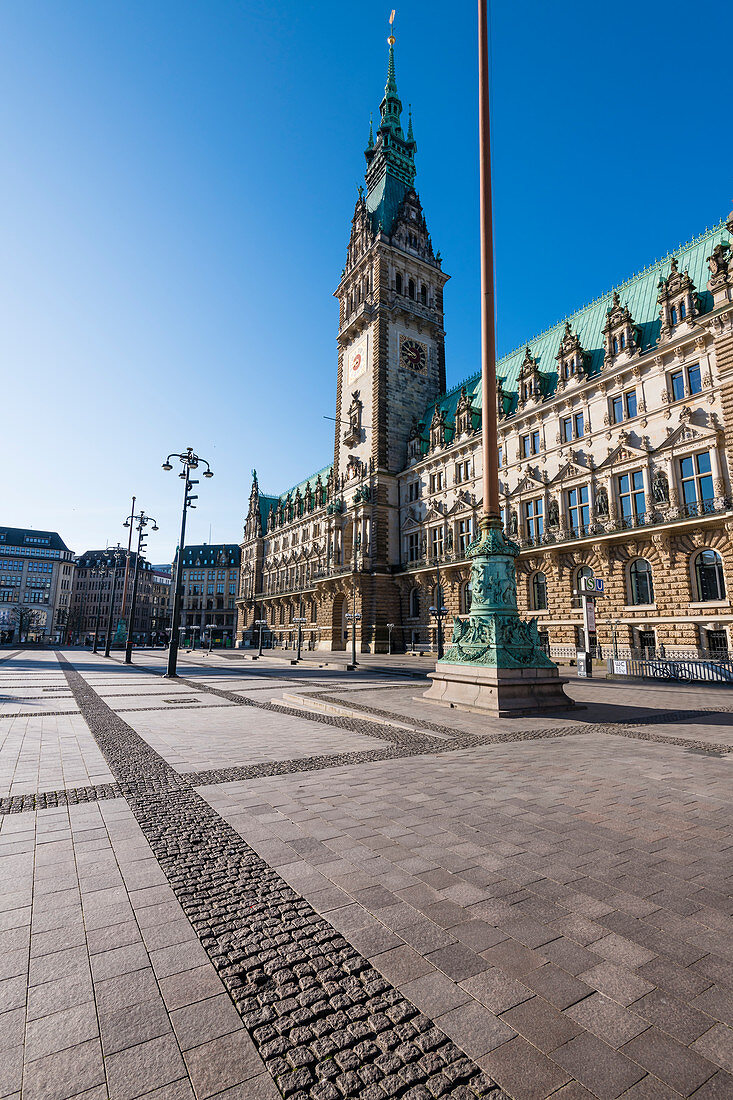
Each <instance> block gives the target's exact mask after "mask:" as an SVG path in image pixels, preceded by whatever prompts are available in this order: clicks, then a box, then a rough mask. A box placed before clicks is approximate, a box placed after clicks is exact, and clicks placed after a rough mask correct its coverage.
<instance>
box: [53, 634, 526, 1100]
mask: <svg viewBox="0 0 733 1100" xmlns="http://www.w3.org/2000/svg"><path fill="white" fill-rule="evenodd" d="M59 660H60V662H61V665H62V668H63V670H64V674H65V676H66V678H67V681H68V683H69V685H70V687H71V689H72V691H73V693H74V696H75V698H76V699H77V702H78V704H79V707H80V709H81V712H82V714H83V715H84V718H85V720H86V722H87V724H88V725H89V729H90V731H91V733H92V735H93V737H94V738H95V739H96V741H97V743H98V745H99V747H100V749H101V750H102V753H103V754H104V756H105V758H106V759H107V763H108V764H109V767H110V769H111V771H112V772H113V773H114V774H115V775H116V776H117V778H118V780H119V781H120V786H121V787H122V788H123V790H125V793H126V797H127V800H128V802H129V804H130V808H131V809H132V811H133V813H134V815H135V817H136V819H137V821H138V823H139V824H140V827H141V828H142V830H143V832H144V834H145V836H146V838H147V840H148V843H149V844H150V846H151V848H152V850H153V852H154V854H155V856H156V858H157V859H158V862H159V863H160V866H161V867H162V869H163V871H164V872H165V874H166V876H167V878H168V880H169V882H170V883H171V886H172V887H173V890H174V891H175V893H176V896H177V898H178V900H179V902H180V904H181V906H182V907H183V910H184V912H185V913H186V916H187V917H188V919H189V920H190V922H191V924H192V926H193V927H194V929H195V931H196V933H197V935H198V936H199V939H200V940H201V943H202V944H203V946H204V948H205V949H206V951H207V953H208V955H209V958H210V959H211V961H212V963H213V965H214V966H215V967H216V969H217V971H218V972H219V975H220V976H221V978H222V980H223V981H224V983H225V985H226V987H227V989H228V990H229V993H230V995H231V997H232V1000H233V1001H234V1003H235V1004H236V1006H237V1008H238V1010H239V1012H240V1014H241V1017H242V1020H243V1022H244V1025H245V1027H246V1028H247V1029H248V1031H249V1032H250V1034H251V1035H252V1038H253V1040H254V1042H255V1044H256V1046H257V1048H258V1050H259V1053H260V1055H261V1057H262V1059H263V1061H264V1062H265V1065H266V1066H267V1068H268V1070H269V1072H270V1073H271V1075H272V1077H273V1078H274V1080H275V1081H276V1083H277V1086H278V1088H279V1089H280V1091H281V1092H282V1094H283V1096H284V1097H286V1098H288V1100H342V1098H344V1097H348V1098H352V1097H353V1098H358V1100H386V1098H388V1097H401V1098H404V1100H430V1098H431V1097H439V1096H445V1095H446V1094H449V1095H450V1096H451V1097H453V1098H459V1100H473V1098H475V1097H481V1096H489V1095H490V1096H491V1097H492V1100H508V1097H507V1096H506V1094H505V1093H504V1092H503V1091H502V1090H501V1089H499V1088H498V1087H497V1086H496V1085H495V1084H493V1082H491V1081H490V1080H489V1079H488V1078H487V1077H486V1076H485V1075H484V1074H483V1073H482V1072H481V1071H480V1070H479V1068H478V1067H477V1066H476V1065H475V1063H473V1062H472V1061H471V1060H470V1059H469V1058H467V1057H466V1056H465V1054H463V1053H462V1051H460V1050H459V1049H458V1047H456V1046H455V1044H454V1043H453V1042H452V1041H451V1040H450V1039H448V1038H447V1037H446V1036H445V1035H444V1034H443V1032H441V1031H440V1030H439V1029H438V1028H436V1027H435V1026H434V1024H433V1023H432V1022H431V1021H430V1020H429V1019H428V1018H427V1017H426V1016H424V1015H423V1014H422V1013H420V1012H418V1010H417V1009H416V1008H415V1007H414V1005H412V1004H411V1003H410V1002H409V1001H408V1000H407V999H406V998H405V997H403V996H402V994H401V993H399V992H398V991H397V990H396V989H394V988H393V987H392V986H391V985H390V984H389V983H388V982H387V981H385V979H384V978H382V976H381V975H380V974H379V973H378V972H377V971H376V970H375V969H374V968H373V967H372V966H371V965H370V963H368V962H367V961H366V960H365V959H364V958H363V957H362V956H361V955H360V954H359V953H358V952H357V951H355V950H354V948H353V947H351V945H350V944H349V943H347V941H346V940H345V939H344V938H343V936H342V935H341V934H340V933H339V932H337V931H336V930H335V929H334V928H332V927H331V925H329V924H328V922H327V921H326V920H325V919H324V918H323V917H321V916H319V915H318V914H317V913H316V912H315V911H314V910H313V909H312V908H311V906H310V905H309V904H308V902H307V901H306V900H305V899H304V898H302V897H300V896H299V895H297V894H296V893H295V891H294V890H292V889H291V888H290V887H289V886H287V885H286V884H285V883H284V882H283V881H282V879H280V878H279V876H278V875H277V874H276V873H275V872H274V871H273V870H272V868H270V867H269V866H268V865H267V864H266V863H265V862H264V860H262V859H261V858H260V857H259V856H257V855H256V854H255V853H254V852H253V850H252V849H251V848H250V847H249V846H248V845H247V844H246V843H245V842H244V841H243V839H242V838H241V837H240V836H239V834H238V833H236V832H235V831H234V829H232V828H231V826H230V825H228V824H227V823H226V822H225V821H224V820H223V819H222V818H221V817H219V815H218V814H217V813H216V812H215V811H214V810H213V809H212V808H211V807H210V806H209V804H208V803H207V802H205V801H204V800H203V799H202V798H200V796H199V795H198V794H197V793H196V792H195V791H194V790H193V789H192V788H191V787H190V786H182V785H181V777H180V776H178V775H177V774H176V773H175V772H174V771H173V769H172V768H171V767H170V766H169V765H168V764H166V762H165V761H164V760H163V758H162V757H161V756H160V755H159V754H158V753H156V752H155V751H154V750H153V749H152V748H151V747H150V746H149V745H148V744H147V743H146V742H145V741H143V739H142V738H141V737H139V735H138V734H137V733H135V731H134V730H133V729H132V728H131V727H130V726H128V725H127V723H126V722H124V721H123V719H121V718H119V717H118V716H117V715H116V714H115V713H114V712H113V711H112V710H110V708H109V707H108V706H107V705H106V703H104V702H103V701H102V700H101V699H100V698H99V696H98V695H97V694H96V692H95V691H94V690H93V689H92V688H91V687H90V686H89V685H88V684H87V683H86V681H85V680H84V679H83V677H82V676H81V675H80V674H79V673H78V672H77V671H76V670H75V669H73V668H72V667H71V666H70V665H69V664H68V662H67V661H66V659H65V658H64V657H63V656H62V655H61V654H59ZM141 776H147V778H148V781H149V782H153V783H155V782H158V784H159V787H158V790H157V791H152V790H150V789H146V790H143V789H138V790H136V789H135V786H136V784H137V783H138V782H139V781H140V778H141Z"/></svg>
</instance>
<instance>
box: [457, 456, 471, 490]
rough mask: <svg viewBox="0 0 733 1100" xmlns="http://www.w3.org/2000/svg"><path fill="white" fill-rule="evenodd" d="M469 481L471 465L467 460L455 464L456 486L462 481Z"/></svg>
mask: <svg viewBox="0 0 733 1100" xmlns="http://www.w3.org/2000/svg"><path fill="white" fill-rule="evenodd" d="M470 480H471V463H470V462H469V461H468V459H467V460H466V461H465V462H456V485H460V484H461V483H462V482H464V481H470Z"/></svg>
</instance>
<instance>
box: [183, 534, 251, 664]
mask: <svg viewBox="0 0 733 1100" xmlns="http://www.w3.org/2000/svg"><path fill="white" fill-rule="evenodd" d="M240 556H241V554H240V548H239V546H238V545H237V544H236V543H217V544H215V545H208V544H207V543H205V542H204V543H202V544H201V545H199V546H187V547H186V548H185V550H184V552H183V560H182V565H181V570H182V575H181V587H182V604H181V631H182V638H183V640H184V641H185V642H195V643H196V644H197V645H198V644H199V643H203V642H206V643H208V640H209V633H210V635H211V643H212V645H214V646H225V647H226V646H233V645H234V640H235V636H236V629H237V609H236V597H237V587H238V583H239V564H240ZM177 561H178V553H176V557H175V559H174V561H173V568H172V572H173V577H175V575H176V565H177ZM172 599H173V597H172V593H171V603H172Z"/></svg>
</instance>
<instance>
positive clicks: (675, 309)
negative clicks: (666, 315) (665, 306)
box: [670, 306, 677, 325]
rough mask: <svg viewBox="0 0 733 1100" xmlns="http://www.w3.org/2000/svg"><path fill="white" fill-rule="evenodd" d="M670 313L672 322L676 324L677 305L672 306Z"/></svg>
mask: <svg viewBox="0 0 733 1100" xmlns="http://www.w3.org/2000/svg"><path fill="white" fill-rule="evenodd" d="M670 315H671V319H672V324H673V325H676V324H677V306H672V309H671V310H670Z"/></svg>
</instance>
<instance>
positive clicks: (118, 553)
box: [104, 546, 125, 657]
mask: <svg viewBox="0 0 733 1100" xmlns="http://www.w3.org/2000/svg"><path fill="white" fill-rule="evenodd" d="M111 556H112V559H113V561H114V565H111V566H110V568H111V569H112V591H111V592H110V594H109V612H108V614H107V634H106V636H105V639H104V655H105V657H109V647H110V645H111V642H112V616H113V614H114V606H115V596H116V595H117V574H118V572H119V566H120V562H121V561H122V559H123V557H124V556H125V555H124V551H123V550H122V548H121V547H120V546H118V547H117V548H116V550H113V551H112V555H111ZM108 560H109V559H108Z"/></svg>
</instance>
